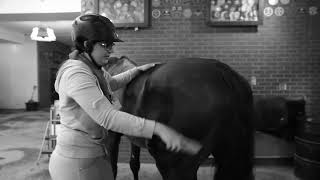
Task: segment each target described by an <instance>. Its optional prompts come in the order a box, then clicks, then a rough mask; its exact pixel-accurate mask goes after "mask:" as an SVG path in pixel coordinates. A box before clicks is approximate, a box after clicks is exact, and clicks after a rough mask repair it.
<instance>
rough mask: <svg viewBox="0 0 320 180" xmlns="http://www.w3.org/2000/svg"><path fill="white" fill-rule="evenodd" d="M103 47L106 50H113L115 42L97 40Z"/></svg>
mask: <svg viewBox="0 0 320 180" xmlns="http://www.w3.org/2000/svg"><path fill="white" fill-rule="evenodd" d="M97 43H98V44H99V45H100V46H101V47H103V48H104V49H105V50H106V51H111V50H112V48H113V46H114V45H115V44H114V43H105V42H97Z"/></svg>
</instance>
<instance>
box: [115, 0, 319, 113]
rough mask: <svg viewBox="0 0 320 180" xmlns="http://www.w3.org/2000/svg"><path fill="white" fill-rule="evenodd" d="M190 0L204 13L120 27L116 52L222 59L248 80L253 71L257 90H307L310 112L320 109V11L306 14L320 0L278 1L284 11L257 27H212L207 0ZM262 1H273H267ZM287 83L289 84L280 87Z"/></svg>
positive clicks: (142, 57) (148, 58)
mask: <svg viewBox="0 0 320 180" xmlns="http://www.w3.org/2000/svg"><path fill="white" fill-rule="evenodd" d="M191 2H192V3H191V4H190V8H191V9H192V10H193V11H194V10H197V9H199V10H200V11H201V12H203V14H201V15H200V16H196V15H193V16H192V17H191V18H190V19H186V18H184V17H183V16H181V17H172V16H163V15H161V16H160V17H159V18H158V19H155V18H152V26H151V27H150V28H147V29H140V30H138V31H134V30H133V29H119V30H118V33H119V36H120V37H121V38H122V39H123V40H125V41H126V42H125V43H119V44H118V45H117V47H116V49H115V51H116V54H115V55H127V56H128V57H130V58H131V59H133V60H135V61H137V62H138V63H147V62H153V61H168V60H172V59H177V58H180V57H205V58H215V59H219V60H221V61H223V62H225V63H227V64H229V65H230V66H232V67H233V68H235V69H236V70H237V71H239V72H240V73H241V74H242V75H243V76H245V77H246V78H247V79H248V80H250V78H251V77H252V76H255V77H256V79H257V85H256V86H254V87H253V90H254V93H255V94H256V95H281V96H290V97H292V96H293V97H296V96H303V97H305V98H306V99H307V112H308V113H309V114H310V113H316V112H320V35H317V34H319V32H320V31H319V30H320V28H318V27H317V26H319V24H320V15H319V13H318V14H317V15H314V16H311V15H309V14H308V8H309V7H310V6H312V5H316V6H317V7H318V8H319V6H320V2H318V1H315V0H308V1H307V0H291V1H290V4H288V5H281V4H279V5H277V6H281V7H283V8H284V10H285V13H284V15H283V16H276V15H272V16H271V17H264V19H263V25H259V26H258V27H209V26H207V25H206V23H205V19H206V14H207V13H205V12H206V10H207V7H208V6H207V4H206V3H205V1H191ZM195 2H200V3H195ZM201 2H202V4H201ZM262 2H263V1H262ZM264 6H265V7H266V6H270V5H269V4H267V1H265V2H264ZM277 6H272V7H273V9H274V8H275V7H277ZM163 8H164V7H163V6H161V7H159V8H158V9H160V10H163ZM300 8H303V9H300ZM152 9H155V8H154V7H152ZM302 10H306V11H302ZM284 83H285V84H287V90H279V85H281V84H284Z"/></svg>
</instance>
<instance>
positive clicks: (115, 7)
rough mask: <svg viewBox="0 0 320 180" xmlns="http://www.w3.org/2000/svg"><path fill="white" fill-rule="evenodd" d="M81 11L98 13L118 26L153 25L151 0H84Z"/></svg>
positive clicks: (144, 26)
mask: <svg viewBox="0 0 320 180" xmlns="http://www.w3.org/2000/svg"><path fill="white" fill-rule="evenodd" d="M81 5H82V7H81V13H82V14H85V13H98V14H100V15H103V16H105V17H107V18H109V19H110V20H111V21H112V22H113V23H114V25H115V26H116V27H117V28H135V27H140V28H146V27H150V26H151V2H150V0H130V1H120V0H82V2H81Z"/></svg>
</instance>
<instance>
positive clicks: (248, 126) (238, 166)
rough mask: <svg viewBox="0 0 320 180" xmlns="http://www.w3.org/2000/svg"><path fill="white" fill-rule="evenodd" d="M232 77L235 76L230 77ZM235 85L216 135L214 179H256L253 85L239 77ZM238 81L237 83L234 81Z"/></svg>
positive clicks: (221, 116)
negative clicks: (254, 169)
mask: <svg viewBox="0 0 320 180" xmlns="http://www.w3.org/2000/svg"><path fill="white" fill-rule="evenodd" d="M230 79H231V80H230ZM230 79H229V82H230V81H231V83H232V80H236V81H237V82H238V84H237V83H235V84H236V85H237V86H233V87H232V88H231V89H232V93H231V94H232V95H231V96H229V103H228V105H227V107H224V111H222V112H224V113H220V114H219V117H217V118H219V121H220V122H221V123H220V124H219V129H217V130H216V131H217V132H216V133H214V134H215V136H216V137H214V138H213V140H214V142H212V143H213V144H214V147H213V152H212V154H213V156H214V157H215V177H214V180H235V179H236V180H253V179H254V175H253V157H254V129H253V98H252V92H251V88H250V86H249V87H248V86H247V83H246V82H244V81H242V80H240V83H239V79H233V78H230ZM232 84H234V83H232Z"/></svg>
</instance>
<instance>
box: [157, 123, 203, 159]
mask: <svg viewBox="0 0 320 180" xmlns="http://www.w3.org/2000/svg"><path fill="white" fill-rule="evenodd" d="M154 134H156V135H158V136H159V137H160V139H161V140H162V141H163V142H164V143H165V144H166V148H167V149H168V150H170V151H174V152H179V151H182V152H185V153H188V154H191V155H194V154H197V153H198V152H199V150H200V149H201V148H202V145H201V144H200V143H199V142H198V141H195V140H192V139H190V138H187V137H185V136H183V135H181V134H180V133H178V132H177V131H175V130H174V129H172V128H170V127H168V126H165V125H163V124H161V123H159V122H156V126H155V130H154Z"/></svg>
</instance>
